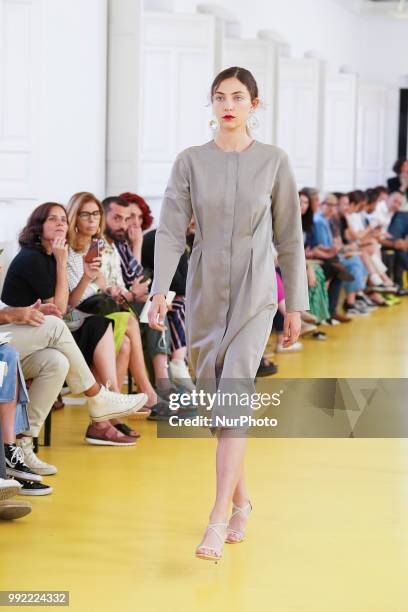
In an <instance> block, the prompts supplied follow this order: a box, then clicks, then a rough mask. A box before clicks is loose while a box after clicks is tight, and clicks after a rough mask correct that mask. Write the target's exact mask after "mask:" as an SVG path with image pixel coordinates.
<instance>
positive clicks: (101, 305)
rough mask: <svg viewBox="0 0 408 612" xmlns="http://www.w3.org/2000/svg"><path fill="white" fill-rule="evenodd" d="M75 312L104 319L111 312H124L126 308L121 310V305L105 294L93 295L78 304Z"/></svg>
mask: <svg viewBox="0 0 408 612" xmlns="http://www.w3.org/2000/svg"><path fill="white" fill-rule="evenodd" d="M77 310H80V311H81V312H85V313H86V314H91V315H101V316H103V317H105V316H106V315H109V314H112V313H113V312H125V311H127V308H123V306H121V304H118V303H117V302H116V301H115V300H114V299H113V297H111V296H110V295H108V294H107V293H95V294H94V295H91V296H90V297H88V298H86V300H84V301H83V302H81V303H80V304H78V306H77Z"/></svg>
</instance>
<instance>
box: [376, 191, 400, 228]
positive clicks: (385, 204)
mask: <svg viewBox="0 0 408 612" xmlns="http://www.w3.org/2000/svg"><path fill="white" fill-rule="evenodd" d="M402 200H403V196H402V194H401V193H400V192H399V191H395V192H393V193H391V194H387V195H386V196H385V199H380V200H379V202H378V203H377V206H376V208H375V210H374V211H373V212H372V213H371V215H370V218H369V223H370V225H371V226H372V227H377V228H380V229H381V231H380V232H379V240H381V239H383V238H390V237H391V236H390V234H389V232H388V228H389V226H390V223H391V220H392V218H393V216H394V215H395V213H397V212H399V211H400V210H401V205H402Z"/></svg>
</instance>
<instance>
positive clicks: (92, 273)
mask: <svg viewBox="0 0 408 612" xmlns="http://www.w3.org/2000/svg"><path fill="white" fill-rule="evenodd" d="M101 265H102V258H101V257H95V259H93V260H92V261H91V263H86V261H85V260H84V276H85V277H86V278H87V279H88V280H89V281H91V282H92V281H94V280H96V279H97V278H98V274H99V271H100V268H101Z"/></svg>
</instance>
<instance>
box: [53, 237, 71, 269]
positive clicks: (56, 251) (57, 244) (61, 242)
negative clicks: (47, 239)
mask: <svg viewBox="0 0 408 612" xmlns="http://www.w3.org/2000/svg"><path fill="white" fill-rule="evenodd" d="M51 248H52V253H53V255H54V257H55V261H56V262H57V265H60V266H64V267H66V265H67V261H68V245H67V241H66V240H65V238H64V237H62V236H57V237H56V238H54V240H53V241H52V245H51Z"/></svg>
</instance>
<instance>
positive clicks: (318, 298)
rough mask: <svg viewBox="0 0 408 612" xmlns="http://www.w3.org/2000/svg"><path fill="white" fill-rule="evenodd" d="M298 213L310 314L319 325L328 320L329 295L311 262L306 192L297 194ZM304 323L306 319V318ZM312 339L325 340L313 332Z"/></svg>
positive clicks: (310, 218)
mask: <svg viewBox="0 0 408 612" xmlns="http://www.w3.org/2000/svg"><path fill="white" fill-rule="evenodd" d="M299 201H300V212H301V215H302V229H303V241H304V246H305V254H306V271H307V280H308V292H309V304H310V309H309V311H310V313H311V314H312V315H313V317H314V321H315V322H316V323H318V324H319V323H321V322H322V321H326V320H328V319H330V316H331V315H330V310H329V294H328V291H327V287H326V277H325V274H324V271H323V268H322V266H321V265H320V264H319V263H317V262H316V261H313V259H312V256H313V247H312V241H313V240H312V231H313V210H312V207H311V203H310V197H309V195H308V193H307V192H305V191H300V192H299ZM306 322H309V323H310V321H307V318H306ZM313 337H314V338H317V339H318V340H324V339H326V334H324V333H323V332H321V331H317V330H315V331H314V333H313Z"/></svg>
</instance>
